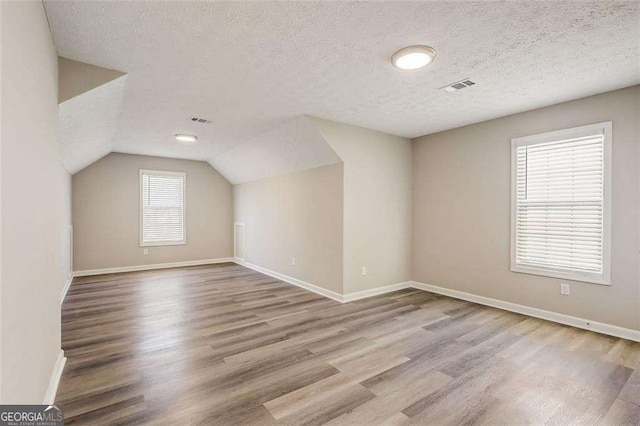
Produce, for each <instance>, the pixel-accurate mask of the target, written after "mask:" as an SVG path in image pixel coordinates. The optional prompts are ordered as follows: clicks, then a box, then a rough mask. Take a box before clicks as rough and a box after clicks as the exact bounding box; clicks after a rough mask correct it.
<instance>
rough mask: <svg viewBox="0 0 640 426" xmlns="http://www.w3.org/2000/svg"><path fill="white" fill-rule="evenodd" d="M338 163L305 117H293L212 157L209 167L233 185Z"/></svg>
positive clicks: (335, 155)
mask: <svg viewBox="0 0 640 426" xmlns="http://www.w3.org/2000/svg"><path fill="white" fill-rule="evenodd" d="M341 161H342V160H341V159H340V157H338V155H337V154H336V153H335V152H334V151H333V149H331V147H330V146H329V144H328V143H327V142H326V141H325V140H324V139H323V137H322V136H321V135H320V134H319V133H318V131H317V130H316V129H315V127H314V126H313V125H312V124H311V123H310V122H309V120H308V119H307V118H306V117H296V118H294V119H291V120H288V121H287V122H285V123H283V124H282V125H281V126H278V127H276V128H274V129H271V130H269V131H266V132H264V133H262V134H261V135H260V136H257V137H254V138H251V139H249V140H248V141H247V142H245V143H243V144H241V145H238V146H236V147H235V148H233V149H230V150H228V151H225V152H224V153H222V154H220V155H217V156H215V157H213V159H211V160H210V161H209V163H210V164H211V165H212V166H213V167H214V168H215V169H216V170H218V172H220V173H221V174H222V175H223V176H224V177H225V178H226V179H227V180H228V181H229V182H231V183H233V184H236V183H243V182H249V181H253V180H258V179H263V178H266V177H271V176H277V175H282V174H287V173H293V172H298V171H301V170H305V169H310V168H314V167H320V166H325V165H329V164H336V163H339V162H341Z"/></svg>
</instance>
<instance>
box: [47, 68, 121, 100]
mask: <svg viewBox="0 0 640 426" xmlns="http://www.w3.org/2000/svg"><path fill="white" fill-rule="evenodd" d="M123 75H124V73H123V72H120V71H115V70H110V69H107V68H102V67H97V66H95V65H90V64H85V63H84V62H78V61H72V60H71V59H67V58H62V57H60V58H58V91H59V92H58V102H59V103H62V102H64V101H66V100H69V99H71V98H73V97H75V96H78V95H81V94H83V93H84V92H87V91H89V90H92V89H95V88H96V87H98V86H102V85H103V84H105V83H108V82H109V81H111V80H115V79H116V78H118V77H122V76H123Z"/></svg>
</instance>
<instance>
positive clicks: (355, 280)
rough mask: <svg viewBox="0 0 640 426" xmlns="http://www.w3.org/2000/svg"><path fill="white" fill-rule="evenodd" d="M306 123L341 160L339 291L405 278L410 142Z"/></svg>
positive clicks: (408, 261)
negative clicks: (341, 262)
mask: <svg viewBox="0 0 640 426" xmlns="http://www.w3.org/2000/svg"><path fill="white" fill-rule="evenodd" d="M310 120H311V122H312V123H313V124H314V125H315V126H316V128H317V130H318V131H319V132H320V134H321V135H322V136H323V137H324V138H325V140H326V141H327V142H328V143H329V145H330V146H331V147H332V148H333V150H334V151H335V152H336V153H337V154H338V155H339V156H340V157H341V158H342V161H344V293H345V294H349V293H355V292H359V291H364V290H370V289H374V288H376V287H382V286H386V285H391V284H397V283H401V282H405V281H408V280H410V279H411V275H410V274H411V179H412V175H411V141H410V140H409V139H406V138H402V137H399V136H393V135H389V134H386V133H381V132H377V131H374V130H369V129H365V128H362V127H356V126H351V125H348V124H343V123H337V122H334V121H329V120H322V119H318V118H314V117H310ZM362 267H366V268H367V275H366V276H363V275H362V273H361V271H362Z"/></svg>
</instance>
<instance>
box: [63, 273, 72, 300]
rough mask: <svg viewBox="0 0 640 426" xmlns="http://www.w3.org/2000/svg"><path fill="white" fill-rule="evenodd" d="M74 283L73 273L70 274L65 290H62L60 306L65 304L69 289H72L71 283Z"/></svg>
mask: <svg viewBox="0 0 640 426" xmlns="http://www.w3.org/2000/svg"><path fill="white" fill-rule="evenodd" d="M72 282H73V273H71V274H69V278H67V282H66V283H64V288H63V289H62V293H61V294H60V304H62V302H64V298H65V297H67V292H68V291H69V287H71V283H72Z"/></svg>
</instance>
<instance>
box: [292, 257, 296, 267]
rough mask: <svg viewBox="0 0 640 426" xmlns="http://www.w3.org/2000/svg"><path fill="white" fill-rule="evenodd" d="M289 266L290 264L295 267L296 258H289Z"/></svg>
mask: <svg viewBox="0 0 640 426" xmlns="http://www.w3.org/2000/svg"><path fill="white" fill-rule="evenodd" d="M291 264H292V265H293V266H296V258H295V257H292V258H291Z"/></svg>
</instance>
